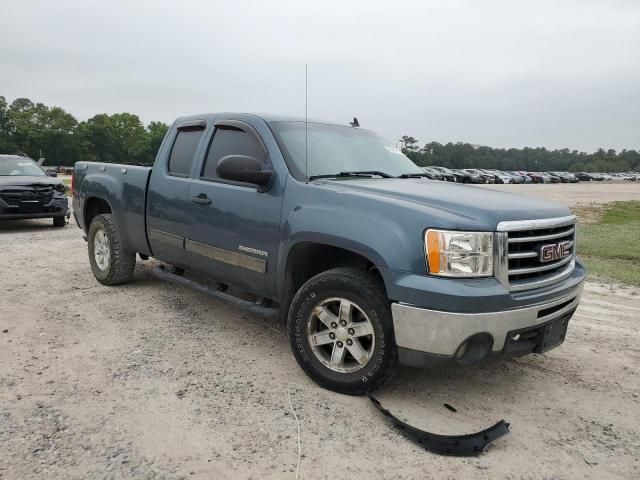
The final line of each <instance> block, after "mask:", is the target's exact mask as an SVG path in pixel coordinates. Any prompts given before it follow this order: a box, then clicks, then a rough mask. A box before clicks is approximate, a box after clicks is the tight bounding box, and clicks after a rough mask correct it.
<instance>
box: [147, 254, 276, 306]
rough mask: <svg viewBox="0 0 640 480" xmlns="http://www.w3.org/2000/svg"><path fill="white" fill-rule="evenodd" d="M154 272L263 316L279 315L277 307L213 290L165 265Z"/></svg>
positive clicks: (178, 283) (155, 268)
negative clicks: (174, 271) (173, 271)
mask: <svg viewBox="0 0 640 480" xmlns="http://www.w3.org/2000/svg"><path fill="white" fill-rule="evenodd" d="M153 274H154V275H155V276H156V277H158V278H161V279H162V280H166V281H168V282H171V283H175V284H176V285H183V286H185V287H190V288H192V289H194V290H197V291H199V292H202V293H206V294H207V295H209V296H211V297H214V298H217V299H218V300H222V301H225V302H228V303H232V304H233V305H235V306H237V307H240V308H243V309H245V310H248V311H250V312H251V313H255V314H257V315H260V316H262V317H268V318H271V317H273V318H275V317H277V315H278V309H277V308H269V307H263V306H262V305H258V304H257V303H253V302H250V301H248V300H242V299H241V298H238V297H234V296H233V295H229V294H228V293H224V292H221V291H219V290H212V289H211V288H209V287H208V286H207V285H204V284H202V283H198V282H194V281H193V280H189V279H187V278H184V277H182V276H180V275H176V274H175V273H171V271H169V269H168V268H166V267H165V266H164V265H157V266H155V267H153Z"/></svg>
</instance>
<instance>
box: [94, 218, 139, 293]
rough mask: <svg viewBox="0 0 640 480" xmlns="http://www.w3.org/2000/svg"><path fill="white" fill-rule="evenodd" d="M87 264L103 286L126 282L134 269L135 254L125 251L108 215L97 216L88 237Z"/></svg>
mask: <svg viewBox="0 0 640 480" xmlns="http://www.w3.org/2000/svg"><path fill="white" fill-rule="evenodd" d="M88 244H89V245H88V246H89V263H90V264H91V270H92V272H93V276H94V277H96V280H98V281H99V282H100V283H102V284H103V285H117V284H119V283H124V282H126V281H128V280H129V279H130V278H131V277H132V276H133V271H134V269H135V268H136V253H135V252H131V251H128V250H125V249H124V248H123V247H122V244H121V242H120V235H119V234H118V230H117V229H116V225H115V222H114V221H113V217H112V216H111V215H110V214H102V215H97V216H96V217H95V218H94V219H93V221H92V222H91V226H90V227H89V235H88Z"/></svg>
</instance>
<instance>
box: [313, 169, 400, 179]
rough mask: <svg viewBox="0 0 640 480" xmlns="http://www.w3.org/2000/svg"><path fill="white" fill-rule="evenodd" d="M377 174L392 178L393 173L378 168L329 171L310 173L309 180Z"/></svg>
mask: <svg viewBox="0 0 640 480" xmlns="http://www.w3.org/2000/svg"><path fill="white" fill-rule="evenodd" d="M374 175H377V176H378V177H382V178H394V177H393V175H389V174H388V173H385V172H380V171H378V170H356V171H352V172H339V173H331V174H328V175H311V176H310V177H309V180H315V179H316V178H339V177H362V176H365V177H372V176H374Z"/></svg>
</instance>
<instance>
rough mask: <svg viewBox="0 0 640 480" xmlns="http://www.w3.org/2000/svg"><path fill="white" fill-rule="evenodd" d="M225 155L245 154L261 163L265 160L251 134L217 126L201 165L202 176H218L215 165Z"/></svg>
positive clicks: (213, 177)
mask: <svg viewBox="0 0 640 480" xmlns="http://www.w3.org/2000/svg"><path fill="white" fill-rule="evenodd" d="M227 155H246V156H248V157H253V158H256V159H258V160H260V161H261V162H263V163H264V162H265V161H266V158H265V155H264V152H263V151H262V149H261V148H260V147H259V146H258V145H256V142H255V140H254V139H253V138H252V137H251V135H249V134H248V133H246V132H243V131H242V130H238V129H236V128H230V127H218V128H216V131H215V133H214V135H213V139H212V140H211V144H210V145H209V151H208V152H207V159H206V160H205V163H204V166H203V167H202V175H201V176H202V178H212V179H215V178H218V175H217V173H216V167H217V166H218V162H219V161H220V159H221V158H223V157H226V156H227Z"/></svg>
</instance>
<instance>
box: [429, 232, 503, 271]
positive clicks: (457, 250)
mask: <svg viewBox="0 0 640 480" xmlns="http://www.w3.org/2000/svg"><path fill="white" fill-rule="evenodd" d="M425 250H426V252H425V253H426V257H427V267H428V269H429V273H430V274H432V275H439V276H443V277H490V276H492V275H493V233H491V232H457V231H447V230H427V231H426V233H425Z"/></svg>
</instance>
